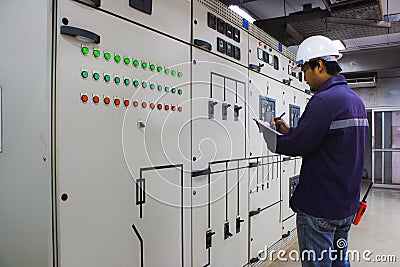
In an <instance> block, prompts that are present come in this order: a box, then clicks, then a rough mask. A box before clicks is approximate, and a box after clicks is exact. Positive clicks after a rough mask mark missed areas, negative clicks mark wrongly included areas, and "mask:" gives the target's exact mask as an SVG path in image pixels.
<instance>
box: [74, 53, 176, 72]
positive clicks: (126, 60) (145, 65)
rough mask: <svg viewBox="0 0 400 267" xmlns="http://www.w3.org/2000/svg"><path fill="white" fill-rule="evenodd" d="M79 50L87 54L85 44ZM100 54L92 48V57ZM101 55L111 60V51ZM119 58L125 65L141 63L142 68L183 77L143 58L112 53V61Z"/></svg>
mask: <svg viewBox="0 0 400 267" xmlns="http://www.w3.org/2000/svg"><path fill="white" fill-rule="evenodd" d="M81 51H82V54H83V55H88V54H89V48H88V47H86V46H82V49H81ZM100 55H101V52H100V50H98V49H93V56H94V57H96V58H99V57H100ZM103 56H104V59H105V60H107V61H109V60H111V53H109V52H104V53H103ZM121 60H123V62H124V64H125V65H130V64H131V63H132V65H133V66H134V67H139V65H141V67H142V69H147V68H149V69H150V70H151V71H155V70H157V72H162V71H163V70H164V72H165V74H170V73H171V75H172V76H178V77H179V78H182V77H183V73H182V72H181V71H176V70H170V69H169V68H163V67H162V66H157V67H156V65H154V64H152V63H150V64H149V63H147V62H146V61H143V60H142V61H140V62H139V60H137V59H131V58H129V57H123V58H122V57H121V56H120V55H118V54H114V61H115V62H117V63H119V62H121Z"/></svg>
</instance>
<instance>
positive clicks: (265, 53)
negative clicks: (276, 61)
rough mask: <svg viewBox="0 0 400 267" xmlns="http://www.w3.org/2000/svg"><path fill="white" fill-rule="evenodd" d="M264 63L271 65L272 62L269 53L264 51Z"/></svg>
mask: <svg viewBox="0 0 400 267" xmlns="http://www.w3.org/2000/svg"><path fill="white" fill-rule="evenodd" d="M263 61H264V62H265V63H268V64H270V63H271V62H269V54H268V52H267V51H264V52H263Z"/></svg>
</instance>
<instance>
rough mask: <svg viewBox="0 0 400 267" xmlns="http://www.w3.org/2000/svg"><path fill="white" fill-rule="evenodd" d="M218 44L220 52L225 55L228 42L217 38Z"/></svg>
mask: <svg viewBox="0 0 400 267" xmlns="http://www.w3.org/2000/svg"><path fill="white" fill-rule="evenodd" d="M217 44H218V45H217V47H218V52H221V53H224V54H225V52H226V42H225V41H224V40H223V39H221V38H219V37H217Z"/></svg>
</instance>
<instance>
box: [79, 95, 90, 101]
mask: <svg viewBox="0 0 400 267" xmlns="http://www.w3.org/2000/svg"><path fill="white" fill-rule="evenodd" d="M81 100H82V102H83V103H86V102H87V101H88V100H89V97H88V96H87V95H81Z"/></svg>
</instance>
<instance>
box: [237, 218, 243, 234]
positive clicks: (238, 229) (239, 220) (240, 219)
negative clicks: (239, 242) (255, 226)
mask: <svg viewBox="0 0 400 267" xmlns="http://www.w3.org/2000/svg"><path fill="white" fill-rule="evenodd" d="M242 223H244V220H243V219H242V218H240V215H238V216H237V217H236V233H237V234H238V233H240V226H241V224H242Z"/></svg>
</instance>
